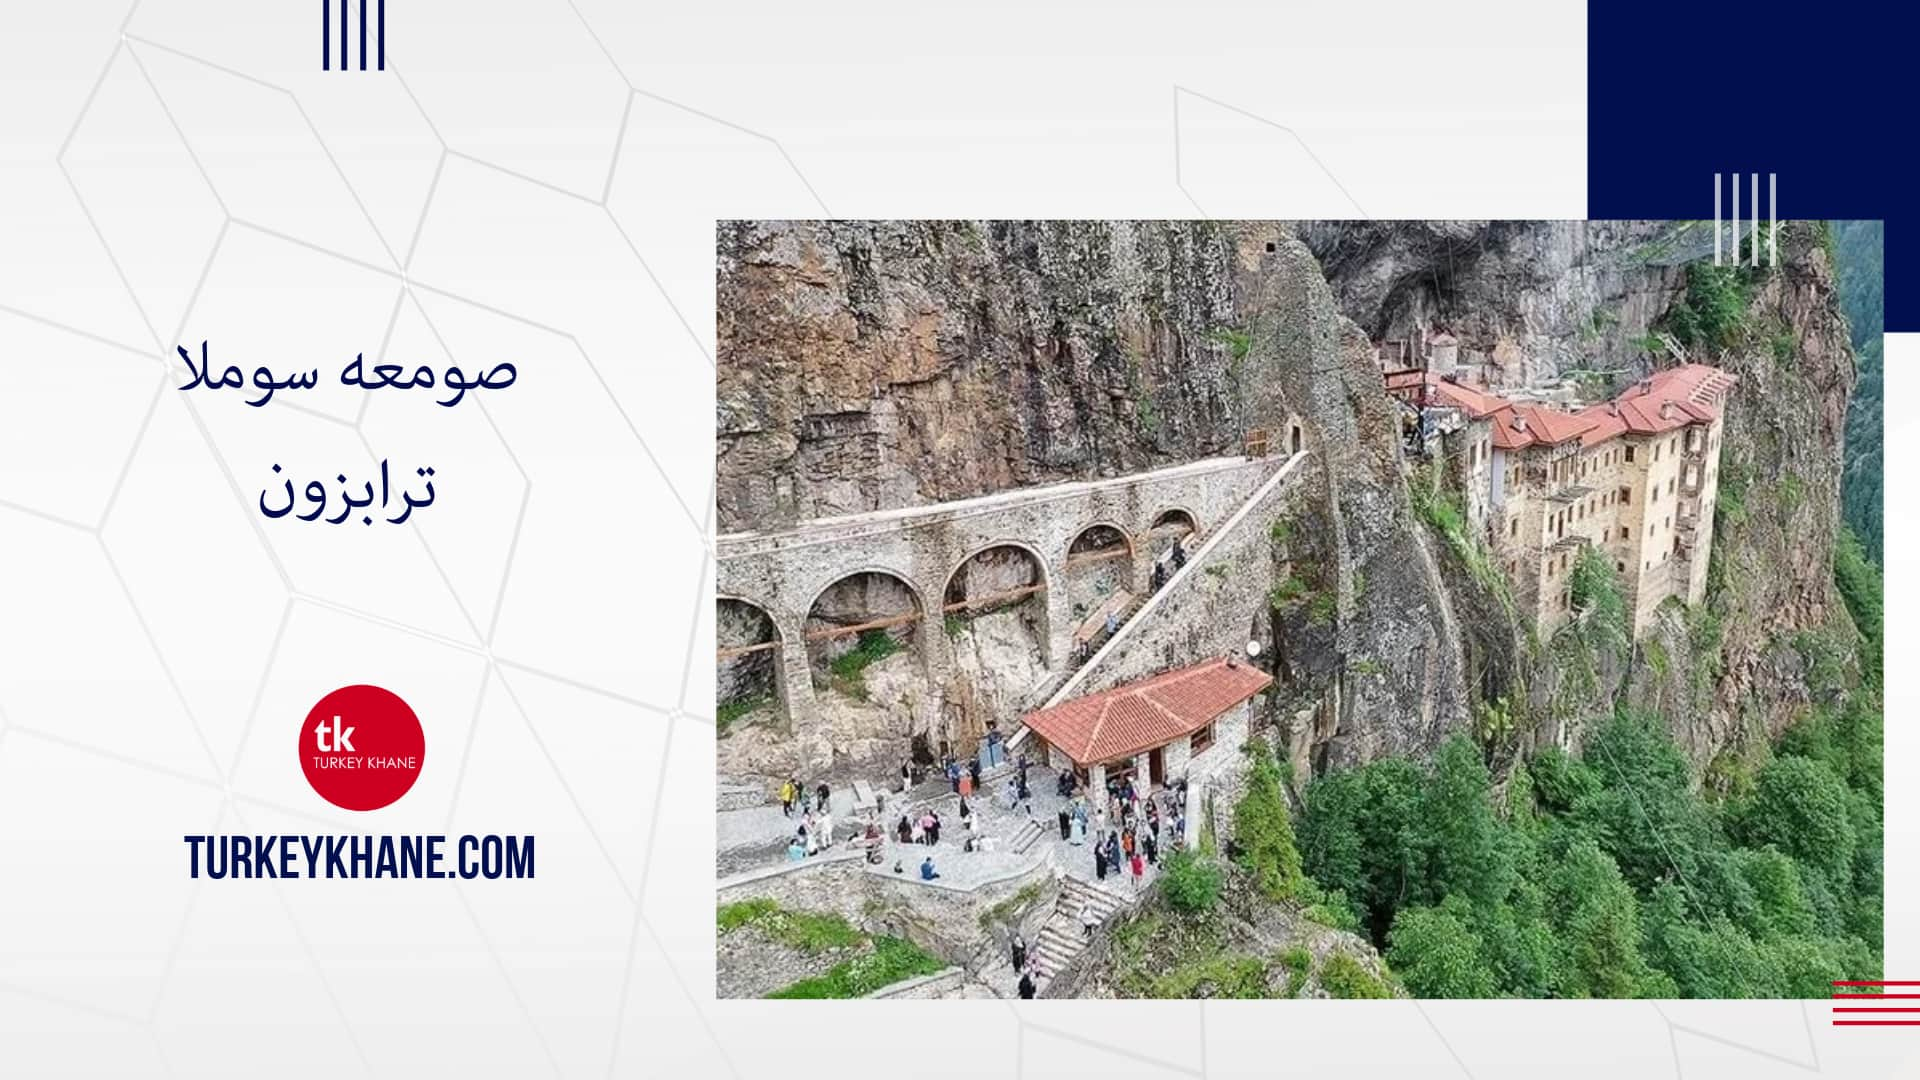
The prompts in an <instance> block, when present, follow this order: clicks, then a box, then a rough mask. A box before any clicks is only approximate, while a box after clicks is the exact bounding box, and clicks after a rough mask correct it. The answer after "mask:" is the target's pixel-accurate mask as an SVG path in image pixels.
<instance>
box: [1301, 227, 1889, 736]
mask: <svg viewBox="0 0 1920 1080" xmlns="http://www.w3.org/2000/svg"><path fill="white" fill-rule="evenodd" d="M1296 228H1297V229H1298V231H1299V233H1300V235H1301V236H1302V238H1303V239H1304V240H1305V241H1306V243H1307V244H1308V246H1309V247H1311V248H1312V249H1313V250H1314V251H1315V253H1316V255H1317V256H1318V257H1319V258H1320V259H1321V261H1322V263H1323V265H1324V266H1325V268H1326V272H1327V275H1328V278H1329V281H1330V283H1331V285H1332V288H1333V291H1334V294H1335V295H1336V296H1337V297H1339V298H1340V301H1341V304H1342V307H1343V309H1344V310H1345V311H1346V313H1347V314H1348V315H1349V316H1350V317H1351V318H1353V319H1354V320H1355V321H1356V322H1358V323H1359V324H1361V325H1362V326H1363V327H1365V328H1367V329H1368V330H1369V331H1370V332H1371V333H1372V334H1373V335H1374V336H1375V337H1382V338H1386V337H1407V336H1412V335H1413V334H1415V333H1417V332H1418V330H1419V329H1421V328H1423V327H1427V326H1432V325H1435V324H1444V325H1446V326H1448V327H1449V328H1450V329H1451V330H1452V331H1453V332H1454V333H1455V334H1456V335H1457V336H1458V337H1459V338H1460V342H1461V353H1462V358H1463V359H1466V358H1467V357H1468V356H1470V355H1472V354H1474V353H1482V354H1485V355H1488V356H1513V357H1524V358H1525V360H1524V362H1523V363H1522V364H1521V365H1520V367H1521V368H1522V369H1524V373H1525V374H1526V375H1529V376H1549V375H1554V374H1563V373H1565V372H1568V371H1573V370H1579V369H1587V370H1596V371H1604V372H1612V373H1616V374H1615V376H1614V377H1615V379H1616V381H1618V382H1627V381H1631V380H1633V379H1637V378H1639V377H1640V376H1642V375H1644V374H1646V373H1647V372H1649V371H1651V370H1652V369H1653V366H1654V365H1655V364H1656V363H1661V364H1665V363H1671V362H1676V361H1678V360H1680V359H1682V358H1683V354H1684V358H1686V359H1692V360H1696V361H1700V362H1704V363H1711V364H1715V365H1718V366H1720V367H1722V368H1724V369H1726V370H1728V371H1731V372H1733V373H1734V374H1735V375H1737V376H1738V377H1739V383H1738V385H1737V387H1736V388H1735V391H1734V394H1733V396H1732V400H1731V403H1730V404H1729V406H1728V414H1727V422H1726V434H1725V443H1724V448H1723V451H1722V459H1721V475H1722V477H1723V480H1722V492H1723V496H1722V499H1721V510H1722V512H1721V513H1720V515H1719V516H1718V519H1717V521H1716V528H1715V535H1714V548H1713V551H1714V560H1715V562H1716V564H1717V567H1716V570H1715V573H1714V578H1713V583H1712V586H1711V595H1710V597H1709V600H1708V603H1707V604H1706V605H1704V608H1705V610H1703V611H1698V612H1693V613H1685V612H1669V613H1667V617H1666V618H1665V619H1663V623H1662V625H1661V626H1660V627H1659V628H1658V629H1657V631H1656V632H1655V633H1654V634H1652V635H1650V636H1649V638H1648V639H1647V640H1646V641H1644V642H1643V643H1642V644H1641V646H1640V647H1639V648H1637V649H1636V650H1634V654H1633V655H1631V656H1602V657H1598V658H1596V660H1597V663H1596V664H1595V667H1596V668H1597V669H1598V670H1597V672H1596V675H1597V678H1595V679H1594V680H1593V685H1591V686H1585V687H1582V688H1581V692H1580V693H1577V694H1574V695H1572V698H1573V700H1568V698H1567V696H1566V695H1562V694H1561V693H1560V692H1561V691H1562V690H1563V689H1565V687H1566V684H1567V681H1568V679H1567V676H1568V673H1567V672H1566V671H1563V670H1560V669H1559V666H1558V665H1557V664H1556V661H1555V658H1554V656H1553V654H1552V652H1551V650H1548V651H1547V652H1546V654H1545V655H1544V656H1542V657H1540V658H1538V659H1537V660H1536V661H1535V662H1533V663H1528V662H1527V659H1526V658H1525V657H1524V656H1513V657H1505V658H1503V657H1500V656H1497V655H1496V656H1495V657H1494V659H1495V660H1500V661H1503V662H1502V663H1500V664H1498V665H1496V666H1499V667H1503V668H1504V669H1505V670H1503V671H1502V672H1501V675H1502V677H1501V678H1499V679H1495V680H1493V683H1494V684H1495V686H1494V688H1493V689H1498V688H1503V687H1504V685H1505V684H1506V683H1507V682H1508V681H1509V680H1510V679H1513V678H1518V679H1520V680H1521V681H1524V682H1526V683H1527V684H1528V685H1527V686H1526V688H1525V689H1526V690H1527V692H1528V693H1529V695H1530V700H1531V704H1532V705H1533V707H1534V708H1533V711H1534V713H1535V714H1543V713H1548V712H1551V711H1553V709H1552V708H1551V704H1552V702H1553V699H1554V698H1555V697H1556V696H1559V697H1561V705H1562V706H1563V708H1562V709H1561V710H1560V711H1562V712H1574V713H1586V714H1592V713H1594V712H1595V711H1604V710H1605V709H1607V708H1608V707H1610V706H1611V705H1612V704H1613V703H1614V702H1615V701H1618V700H1624V701H1625V702H1626V703H1628V704H1629V705H1632V706H1633V707H1636V708H1640V709H1644V710H1647V711H1651V712H1656V713H1658V714H1659V715H1661V716H1664V717H1665V718H1666V719H1667V721H1668V724H1669V727H1670V728H1671V729H1672V730H1673V732H1674V734H1675V736H1676V737H1677V738H1678V739H1679V740H1680V742H1681V744H1682V745H1683V746H1686V747H1687V748H1688V749H1689V750H1690V752H1691V753H1692V754H1693V756H1694V758H1695V761H1696V764H1699V765H1703V766H1704V765H1705V764H1706V763H1707V762H1708V761H1709V760H1710V759H1711V758H1712V757H1713V756H1714V755H1715V754H1716V753H1718V752H1720V751H1723V750H1727V749H1729V748H1734V747H1737V746H1739V745H1741V744H1742V743H1743V742H1746V741H1748V740H1750V739H1751V738H1752V737H1756V736H1770V735H1774V734H1777V733H1778V732H1779V731H1780V729H1781V728H1782V727H1784V726H1785V725H1786V724H1787V723H1789V722H1790V721H1791V720H1792V719H1793V718H1794V717H1796V716H1797V715H1799V714H1800V713H1801V712H1802V711H1803V710H1804V709H1805V707H1806V706H1807V705H1808V704H1809V703H1810V702H1811V701H1812V700H1813V699H1814V698H1815V697H1816V696H1817V694H1818V687H1817V686H1816V685H1813V683H1815V682H1817V680H1816V679H1810V676H1811V674H1812V671H1811V669H1812V668H1813V667H1814V666H1815V664H1816V663H1817V662H1818V660H1819V659H1820V655H1819V653H1820V650H1821V648H1822V645H1821V641H1822V640H1823V639H1824V640H1829V641H1830V640H1832V639H1833V638H1834V637H1835V636H1839V637H1842V638H1847V637H1850V635H1851V628H1850V626H1846V625H1841V624H1845V622H1846V615H1845V612H1844V610H1843V608H1842V605H1841V604H1840V602H1839V599H1838V597H1837V595H1836V593H1835V591H1834V587H1833V578H1832V572H1831V567H1832V557H1833V546H1834V542H1835V533H1836V531H1837V524H1838V507H1839V485H1840V476H1841V467H1842V457H1843V442H1844V434H1845V433H1844V426H1845V417H1846V408H1847V403H1848V400H1849V398H1850V396H1851V394H1852V391H1853V384H1854V357H1853V352H1852V349H1851V346H1850V343H1849V340H1848V334H1847V326H1846V322H1845V320H1844V318H1843V316H1842V315H1841V313H1840V307H1839V300H1838V296H1837V293H1836V290H1835V284H1834V271H1833V266H1832V263H1831V259H1830V252H1829V249H1828V246H1827V245H1826V244H1825V243H1824V242H1823V240H1824V230H1823V229H1822V228H1820V227H1816V226H1812V225H1807V224H1804V223H1787V224H1783V226H1782V230H1781V236H1780V252H1779V256H1780V266H1779V268H1778V269H1777V270H1772V271H1766V270H1762V271H1755V272H1748V273H1745V274H1743V275H1742V276H1743V279H1744V287H1745V288H1747V289H1748V290H1749V295H1748V297H1747V299H1746V308H1745V311H1744V312H1743V313H1741V317H1740V318H1739V320H1738V321H1737V324H1736V325H1735V326H1733V327H1732V328H1730V329H1729V331H1728V333H1727V334H1726V335H1725V336H1724V338H1723V339H1722V340H1718V341H1714V342H1710V343H1696V344H1694V345H1692V346H1691V347H1679V346H1678V343H1677V342H1674V341H1673V340H1672V339H1671V338H1670V337H1669V338H1667V339H1666V340H1665V341H1662V342H1661V343H1660V344H1658V345H1657V346H1656V345H1655V344H1654V339H1655V338H1657V337H1659V336H1660V335H1661V334H1662V333H1663V332H1664V331H1665V330H1667V328H1668V326H1669V323H1670V322H1671V318H1670V313H1671V312H1672V311H1673V309H1674V308H1675V306H1676V305H1679V304H1684V303H1685V300H1686V295H1687V291H1688V285H1687V282H1688V272H1687V264H1688V263H1689V262H1692V261H1698V260H1700V259H1701V257H1702V256H1709V257H1710V255H1711V251H1712V234H1711V232H1708V231H1706V230H1705V229H1703V228H1701V227H1700V226H1698V225H1694V226H1680V227H1675V226H1673V225H1671V224H1670V223H1653V222H1578V221H1570V222H1385V223H1381V222H1308V223H1300V224H1299V225H1297V226H1296ZM1709 261H1710V259H1709ZM1676 348H1679V350H1680V351H1676ZM1449 580H1450V591H1452V592H1453V593H1454V595H1455V600H1456V604H1457V605H1459V606H1461V607H1463V608H1470V609H1472V610H1473V612H1474V617H1473V618H1471V619H1468V620H1466V621H1467V622H1468V623H1469V624H1470V630H1469V636H1470V637H1471V638H1473V639H1475V640H1476V641H1477V642H1478V643H1479V644H1484V645H1488V646H1489V651H1491V652H1493V653H1495V654H1498V653H1500V652H1502V651H1507V652H1511V653H1524V652H1525V651H1526V647H1525V642H1524V638H1525V630H1526V628H1524V627H1515V626H1504V627H1503V626H1500V625H1499V623H1500V622H1501V621H1502V620H1501V618H1500V615H1499V611H1498V606H1497V605H1494V604H1491V603H1489V602H1488V598H1486V597H1484V596H1476V595H1474V593H1475V590H1474V589H1473V586H1472V583H1471V582H1470V581H1465V580H1461V579H1460V575H1449ZM1463 594H1464V595H1463ZM1483 689H1487V688H1485V687H1483ZM1553 734H1554V735H1555V737H1560V735H1561V733H1560V732H1558V731H1557V730H1556V731H1555V732H1554V733H1553ZM1578 735H1579V733H1578V730H1577V725H1576V726H1575V729H1574V730H1572V731H1569V732H1566V733H1565V737H1567V738H1569V739H1570V740H1571V741H1576V742H1577V741H1578Z"/></svg>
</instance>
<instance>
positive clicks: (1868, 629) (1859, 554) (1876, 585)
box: [1833, 526, 1886, 686]
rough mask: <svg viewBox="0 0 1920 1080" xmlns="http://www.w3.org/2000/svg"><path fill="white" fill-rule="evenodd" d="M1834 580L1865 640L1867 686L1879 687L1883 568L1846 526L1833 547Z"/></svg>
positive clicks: (1863, 670)
mask: <svg viewBox="0 0 1920 1080" xmlns="http://www.w3.org/2000/svg"><path fill="white" fill-rule="evenodd" d="M1833 581H1834V584H1835V585H1836V586H1838V587H1839V589H1840V599H1841V600H1842V601H1843V602H1845V604H1846V605H1847V614H1848V615H1851V616H1852V617H1853V625H1854V628H1855V629H1857V630H1859V631H1860V636H1861V638H1863V639H1864V641H1863V643H1862V645H1861V648H1860V674H1861V675H1862V676H1863V677H1864V678H1865V679H1866V682H1867V685H1869V686H1879V685H1880V680H1881V655H1882V653H1881V635H1882V634H1883V633H1884V632H1885V629H1886V613H1885V612H1884V610H1883V609H1882V608H1881V603H1880V597H1881V590H1882V588H1883V583H1882V581H1881V577H1880V567H1879V566H1878V565H1876V564H1875V563H1873V562H1872V561H1870V560H1869V559H1868V557H1867V554H1866V550H1865V548H1864V546H1863V545H1862V544H1861V542H1860V539H1859V538H1858V537H1857V536H1855V535H1854V532H1853V530H1852V529H1850V528H1847V527H1845V526H1842V527H1841V529H1840V534H1839V536H1837V537H1835V539H1834V546H1833Z"/></svg>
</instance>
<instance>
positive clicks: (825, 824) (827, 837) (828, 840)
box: [816, 807, 833, 851]
mask: <svg viewBox="0 0 1920 1080" xmlns="http://www.w3.org/2000/svg"><path fill="white" fill-rule="evenodd" d="M816 825H817V826H818V827H819V832H820V850H822V851H825V850H826V849H828V848H830V847H832V846H833V811H831V810H827V809H825V808H824V807H823V808H822V809H821V811H820V819H819V821H818V822H816Z"/></svg>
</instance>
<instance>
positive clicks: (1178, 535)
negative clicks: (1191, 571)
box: [1147, 506, 1200, 562]
mask: <svg viewBox="0 0 1920 1080" xmlns="http://www.w3.org/2000/svg"><path fill="white" fill-rule="evenodd" d="M1199 536H1200V519H1199V518H1197V517H1195V516H1194V514H1193V511H1191V510H1188V509H1187V508H1186V507H1184V506H1170V507H1167V508H1166V509H1164V510H1162V511H1160V512H1159V513H1158V514H1155V515H1154V517H1153V524H1152V525H1149V526H1148V527H1147V555H1148V557H1149V558H1151V559H1152V560H1153V561H1154V562H1160V561H1162V560H1169V561H1170V560H1171V559H1172V557H1173V546H1174V545H1175V544H1179V545H1182V546H1183V547H1185V548H1186V549H1187V554H1189V555H1191V554H1193V547H1194V541H1195V540H1197V539H1198V538H1199Z"/></svg>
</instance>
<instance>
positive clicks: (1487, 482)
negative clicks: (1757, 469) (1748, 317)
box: [1390, 364, 1734, 635]
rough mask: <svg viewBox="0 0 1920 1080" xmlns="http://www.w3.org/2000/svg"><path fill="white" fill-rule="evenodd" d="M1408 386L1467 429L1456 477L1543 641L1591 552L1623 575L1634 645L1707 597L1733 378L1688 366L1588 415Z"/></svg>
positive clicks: (1453, 449)
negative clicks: (1672, 601) (1667, 608)
mask: <svg viewBox="0 0 1920 1080" xmlns="http://www.w3.org/2000/svg"><path fill="white" fill-rule="evenodd" d="M1407 382H1408V380H1403V385H1402V386H1401V387H1399V388H1397V389H1396V388H1392V387H1390V390H1392V391H1393V392H1394V393H1395V396H1397V397H1399V398H1400V399H1401V400H1403V401H1410V402H1412V401H1415V400H1417V402H1418V403H1417V404H1414V406H1413V407H1416V408H1429V409H1444V410H1451V411H1456V412H1458V413H1460V414H1462V415H1464V416H1465V417H1466V418H1468V420H1469V422H1468V423H1466V424H1464V425H1460V426H1459V427H1458V428H1457V430H1455V431H1453V432H1451V433H1449V434H1448V435H1447V436H1446V438H1445V440H1444V443H1445V452H1446V454H1447V458H1448V461H1449V473H1450V477H1451V478H1452V479H1453V480H1454V482H1455V483H1457V484H1458V485H1459V486H1460V489H1461V490H1462V491H1463V492H1464V494H1465V497H1466V502H1467V505H1468V507H1469V516H1470V517H1472V518H1473V519H1474V524H1475V527H1476V529H1479V530H1482V532H1481V535H1483V536H1484V537H1485V539H1486V541H1487V542H1488V544H1489V546H1490V548H1491V550H1492V551H1493V554H1494V558H1495V561H1496V563H1497V564H1498V565H1499V566H1500V567H1501V568H1502V569H1503V570H1504V571H1505V572H1506V576H1507V580H1508V582H1509V583H1510V584H1511V586H1512V589H1513V594H1514V599H1515V601H1516V603H1517V604H1518V606H1519V607H1520V609H1521V611H1522V612H1523V613H1525V614H1527V615H1529V616H1531V617H1532V618H1533V619H1534V620H1535V621H1536V623H1537V624H1538V625H1539V627H1540V629H1541V631H1542V632H1543V633H1551V632H1552V631H1553V630H1555V629H1557V628H1558V627H1559V626H1560V625H1561V624H1562V623H1564V622H1566V620H1567V619H1568V618H1569V617H1570V616H1571V614H1572V611H1573V598H1572V588H1571V584H1572V576H1573V569H1574V566H1575V564H1576V563H1577V562H1578V560H1579V557H1580V553H1581V551H1582V550H1583V549H1587V548H1591V549H1593V550H1595V551H1598V552H1600V553H1602V554H1603V555H1604V556H1605V557H1606V558H1607V559H1608V561H1610V562H1612V563H1613V566H1614V569H1615V570H1616V571H1617V572H1618V573H1619V575H1620V579H1621V583H1622V585H1623V586H1624V588H1625V590H1626V600H1627V608H1628V611H1629V612H1630V613H1631V615H1632V621H1633V631H1634V633H1635V634H1636V635H1637V634H1639V633H1640V632H1641V631H1642V630H1644V629H1645V628H1646V626H1647V625H1648V624H1649V623H1651V622H1652V620H1653V616H1654V612H1655V611H1656V610H1657V609H1658V608H1659V606H1660V605H1661V603H1663V602H1665V601H1666V600H1667V599H1669V598H1671V597H1677V598H1679V599H1680V600H1681V601H1683V602H1684V603H1687V604H1697V603H1699V602H1700V600H1701V599H1702V598H1703V597H1704V596H1705V594H1706V585H1707V561H1708V556H1709V555H1710V554H1711V550H1712V545H1713V508H1714V503H1715V500H1716V499H1717V497H1718V493H1719V480H1720V477H1719V451H1720V441H1721V434H1722V423H1723V420H1724V406H1725V403H1726V400H1727V394H1728V392H1729V391H1730V390H1731V389H1732V387H1733V382H1734V380H1733V376H1731V375H1729V374H1727V373H1726V372H1724V371H1721V370H1719V369H1718V368H1713V367H1709V366H1706V365H1704V364H1687V365H1684V366H1681V367H1676V368H1671V369H1668V370H1665V371H1661V372H1657V373H1655V374H1654V375H1652V376H1650V377H1648V378H1646V379H1643V380H1641V381H1640V382H1638V383H1635V384H1634V385H1633V386H1632V387H1630V388H1628V389H1627V390H1626V391H1625V392H1624V393H1621V394H1619V395H1618V396H1616V397H1615V398H1613V400H1611V401H1607V402H1603V403H1600V404H1597V405H1590V406H1588V407H1586V408H1583V409H1579V410H1568V409H1562V408H1558V407H1555V406H1552V405H1547V404H1541V403H1532V402H1518V401H1510V400H1508V399H1506V398H1502V397H1498V396H1495V395H1493V394H1491V393H1488V392H1487V391H1485V390H1484V389H1481V388H1479V387H1477V386H1474V385H1471V384H1469V383H1465V382H1461V381H1458V380H1457V379H1449V378H1447V377H1445V376H1442V375H1439V374H1437V373H1435V372H1426V373H1425V374H1424V375H1423V376H1422V377H1421V378H1420V379H1419V380H1417V382H1418V391H1417V392H1411V391H1409V390H1408V388H1407V385H1406V384H1407ZM1483 455H1484V458H1483ZM1483 461H1484V465H1483ZM1476 500H1484V504H1485V515H1484V518H1482V517H1481V516H1480V515H1479V514H1478V513H1477V512H1476V511H1475V510H1474V509H1473V508H1474V507H1475V503H1476Z"/></svg>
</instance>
